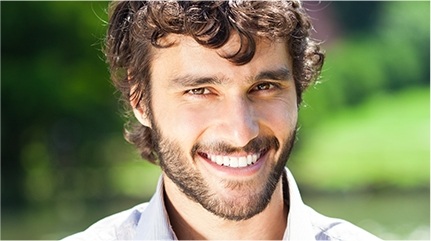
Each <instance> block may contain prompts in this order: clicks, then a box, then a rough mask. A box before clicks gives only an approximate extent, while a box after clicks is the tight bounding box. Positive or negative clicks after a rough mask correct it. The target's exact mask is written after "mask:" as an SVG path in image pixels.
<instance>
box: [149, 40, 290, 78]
mask: <svg viewBox="0 0 431 241" xmlns="http://www.w3.org/2000/svg"><path fill="white" fill-rule="evenodd" d="M163 41H164V42H165V44H169V47H166V48H157V49H154V52H153V53H154V55H153V56H154V57H153V61H152V76H153V78H158V77H161V78H167V77H170V78H172V77H174V76H172V75H184V74H189V75H203V76H205V75H224V76H228V77H232V78H233V77H235V76H238V77H239V76H241V75H247V76H252V75H253V74H255V73H258V72H259V71H261V70H270V69H274V68H278V69H280V68H286V69H288V70H291V66H292V63H291V58H290V55H289V51H288V49H287V48H288V47H287V45H286V43H285V42H284V41H282V40H274V41H270V40H268V39H256V50H255V54H254V57H253V58H252V59H251V61H250V62H248V63H246V64H243V65H237V64H235V63H232V62H231V61H229V60H228V59H226V58H224V57H223V56H230V55H234V54H235V53H237V52H238V50H239V49H240V44H241V39H240V38H239V37H238V35H233V36H231V38H230V39H229V41H228V42H227V43H226V44H225V45H223V46H222V47H220V48H218V49H211V48H207V47H204V46H202V45H200V44H199V43H197V42H196V41H195V40H194V39H193V38H192V37H189V36H185V35H176V34H170V35H168V36H166V37H165V39H163ZM169 75H170V76H169Z"/></svg>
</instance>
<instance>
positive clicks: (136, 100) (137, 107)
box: [127, 75, 151, 128]
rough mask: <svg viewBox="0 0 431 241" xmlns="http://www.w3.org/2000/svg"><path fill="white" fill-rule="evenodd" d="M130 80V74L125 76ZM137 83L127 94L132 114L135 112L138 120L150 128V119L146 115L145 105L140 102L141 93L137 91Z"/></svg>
mask: <svg viewBox="0 0 431 241" xmlns="http://www.w3.org/2000/svg"><path fill="white" fill-rule="evenodd" d="M127 78H128V79H129V80H130V78H131V77H130V75H128V77H127ZM137 88H138V85H133V86H132V87H131V88H130V94H129V96H130V97H129V103H130V105H131V106H132V109H133V114H135V117H136V119H138V121H139V122H140V123H141V124H142V125H144V126H146V127H150V128H151V121H150V119H149V118H148V116H147V114H146V113H147V108H148V107H147V106H146V105H145V104H143V102H142V93H140V92H139V91H137Z"/></svg>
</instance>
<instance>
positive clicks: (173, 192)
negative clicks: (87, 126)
mask: <svg viewBox="0 0 431 241" xmlns="http://www.w3.org/2000/svg"><path fill="white" fill-rule="evenodd" d="M165 40H166V41H168V42H171V43H174V44H173V46H171V47H169V48H162V49H154V53H155V57H154V59H153V62H152V79H151V81H152V89H151V91H152V99H151V103H152V106H143V105H141V106H140V107H138V108H136V109H135V115H136V117H137V118H138V120H140V122H141V123H142V124H143V125H146V126H148V127H151V128H152V129H153V130H154V131H155V132H156V133H157V135H158V141H159V147H158V152H159V157H160V159H161V166H162V170H163V172H164V174H165V175H164V187H165V201H166V206H167V211H168V215H169V218H170V222H171V225H172V227H173V230H174V231H175V233H176V235H177V237H178V238H179V239H281V238H282V237H283V234H284V231H285V227H286V222H287V213H288V209H287V207H286V206H285V203H284V200H283V191H282V189H283V188H282V182H281V181H280V180H281V178H280V177H279V176H277V175H275V176H276V177H277V178H276V179H275V181H274V183H273V184H268V183H269V182H270V181H269V180H270V176H272V174H273V173H275V170H276V169H279V170H282V169H280V167H282V166H284V164H285V162H286V161H287V157H288V153H289V152H290V149H291V142H292V140H293V139H294V131H295V128H296V122H297V111H298V110H297V100H296V91H295V84H294V81H293V76H292V74H291V72H290V71H291V69H292V62H291V59H290V56H289V54H288V50H287V48H286V45H285V44H284V43H283V42H282V41H272V42H271V41H269V40H263V39H257V41H256V42H257V51H256V54H255V56H254V58H253V59H252V60H251V61H250V62H249V63H247V64H245V65H241V66H237V65H235V64H233V63H231V62H229V61H228V60H226V59H225V58H222V57H220V56H221V55H226V54H232V53H235V52H236V51H237V49H238V46H239V39H238V37H237V36H235V35H234V36H232V37H231V39H230V40H229V42H228V43H227V44H226V45H225V46H223V47H222V48H220V49H216V50H214V49H208V48H205V47H203V46H201V45H199V44H198V43H197V42H195V41H194V40H193V39H192V38H190V37H187V36H182V35H172V34H171V35H168V36H167V37H166V39H165ZM132 104H133V103H132ZM145 108H150V111H151V113H152V116H153V117H152V119H149V118H147V117H146V115H144V113H145V111H146V110H145ZM269 139H270V140H275V142H277V145H275V144H274V145H273V143H272V142H266V141H260V142H256V140H269ZM253 143H254V144H255V145H253ZM271 143H272V144H271ZM253 154H255V155H258V156H259V159H258V161H257V162H256V163H255V164H253V165H250V166H247V167H242V168H235V167H226V166H220V165H217V164H215V163H214V162H212V161H211V158H210V156H222V157H223V156H226V157H235V158H240V157H246V156H247V155H253ZM277 166H278V168H277ZM185 177H190V178H189V179H190V180H189V179H187V178H185ZM183 179H184V180H183ZM189 187H190V188H189ZM271 187H272V188H271ZM189 189H190V190H189ZM269 189H272V190H271V191H268V190H269ZM198 191H199V192H198ZM204 191H205V192H204ZM196 192H198V193H196ZM190 193H192V194H190ZM193 193H194V196H193ZM265 193H266V194H265ZM265 195H267V196H268V201H267V202H263V203H258V201H256V200H261V199H262V198H261V197H263V196H265ZM199 198H202V199H204V200H200V199H199ZM205 202H207V203H205ZM211 204H213V205H211ZM262 205H263V206H262ZM259 207H260V208H259ZM249 210H251V211H249ZM253 210H254V211H253ZM275 223H276V224H279V225H274V224H275ZM220 230H223V231H222V232H221V231H220Z"/></svg>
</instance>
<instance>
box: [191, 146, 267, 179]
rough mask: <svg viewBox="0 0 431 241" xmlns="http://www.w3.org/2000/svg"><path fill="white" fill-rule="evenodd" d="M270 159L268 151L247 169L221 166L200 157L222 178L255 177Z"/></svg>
mask: <svg viewBox="0 0 431 241" xmlns="http://www.w3.org/2000/svg"><path fill="white" fill-rule="evenodd" d="M267 157H268V151H267V152H265V153H264V154H263V155H262V156H261V157H260V158H259V159H258V160H257V162H255V163H254V164H253V165H249V166H246V167H227V166H220V165H217V164H216V163H214V162H212V161H211V160H209V159H207V158H204V157H202V156H199V158H201V159H203V160H204V161H203V163H204V165H205V166H207V167H209V168H210V169H212V170H216V173H217V175H218V176H220V177H232V176H235V177H248V176H252V175H255V174H256V173H258V172H259V170H261V168H262V166H263V164H264V162H265V161H266V159H267Z"/></svg>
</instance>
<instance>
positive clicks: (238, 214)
mask: <svg viewBox="0 0 431 241" xmlns="http://www.w3.org/2000/svg"><path fill="white" fill-rule="evenodd" d="M152 126H153V129H152V130H153V136H152V139H153V143H156V152H157V155H158V158H159V161H160V166H161V168H162V170H163V172H164V173H165V175H167V176H168V177H169V178H170V179H171V180H172V181H173V182H174V183H175V184H176V185H177V187H178V188H179V189H180V190H181V191H182V193H184V194H185V195H186V196H187V197H188V198H189V199H190V200H192V201H194V202H197V203H199V204H200V205H201V206H202V207H203V208H205V209H206V210H207V211H209V212H211V213H212V214H214V215H216V216H218V217H220V218H223V219H227V220H233V221H240V220H246V219H249V218H251V217H253V216H255V215H256V214H258V213H260V212H262V211H263V210H264V209H265V208H266V207H267V206H268V204H269V202H270V200H271V197H272V194H273V193H274V191H275V188H276V186H277V184H278V182H279V181H280V177H281V175H282V173H283V171H284V167H285V165H286V162H287V160H288V158H289V155H290V152H291V150H292V147H293V144H294V141H295V136H296V129H294V130H293V131H292V132H291V133H290V135H289V136H288V137H287V139H286V144H285V145H284V146H282V147H280V144H279V141H278V140H277V139H276V138H275V137H256V138H255V139H253V140H251V141H250V142H249V143H248V144H247V145H246V146H245V147H243V148H236V147H232V146H230V145H228V144H226V143H209V144H205V145H203V144H200V143H197V144H195V145H194V147H193V148H192V150H191V151H190V153H187V152H185V151H183V150H181V148H180V143H179V142H177V141H173V140H169V139H168V138H165V137H163V136H162V134H161V132H160V129H159V128H158V127H157V125H155V123H154V122H153V123H152ZM280 148H281V149H280ZM262 150H266V151H270V150H272V151H274V153H275V152H277V151H278V150H280V154H279V157H278V158H277V161H275V162H274V160H273V159H270V158H268V159H267V160H266V162H267V163H266V165H270V167H269V168H268V169H267V170H269V171H268V172H266V173H263V176H261V177H259V178H261V179H259V180H255V179H256V178H254V179H252V180H245V181H234V180H217V183H218V184H217V185H218V186H222V187H223V188H224V189H223V190H227V191H229V192H231V193H235V194H239V195H231V196H229V195H221V194H220V193H217V191H215V188H213V187H211V185H210V184H211V182H209V181H208V178H205V177H204V176H203V175H202V173H201V172H200V171H199V170H198V169H196V168H193V167H192V165H191V164H192V163H189V162H188V156H187V154H190V155H191V157H192V158H194V157H195V156H196V155H197V153H200V152H204V153H205V152H206V153H208V151H209V152H213V153H224V154H229V153H234V152H239V151H243V152H246V153H260V152H262ZM266 155H267V154H266ZM272 158H275V157H272Z"/></svg>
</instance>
